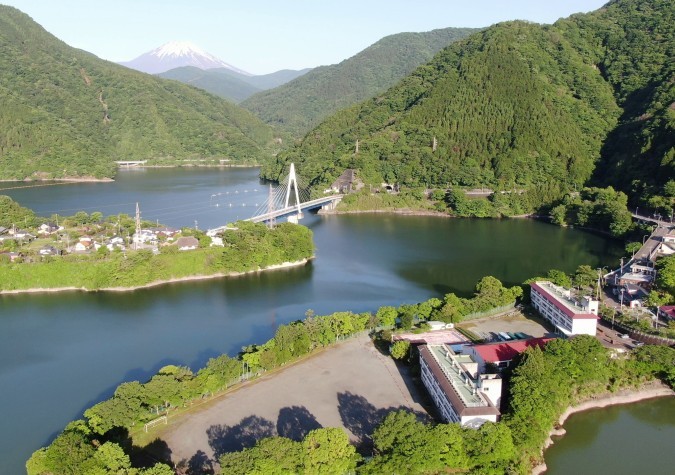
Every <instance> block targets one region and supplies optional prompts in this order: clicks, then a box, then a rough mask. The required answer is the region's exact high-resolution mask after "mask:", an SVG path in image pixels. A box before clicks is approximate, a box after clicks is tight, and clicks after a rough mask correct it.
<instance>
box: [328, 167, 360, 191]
mask: <svg viewBox="0 0 675 475" xmlns="http://www.w3.org/2000/svg"><path fill="white" fill-rule="evenodd" d="M355 172H356V171H355V170H354V169H353V168H347V169H346V170H345V171H344V172H342V175H340V176H339V177H338V178H337V180H335V181H334V182H333V184H332V185H331V187H332V188H343V187H345V186H349V185H351V184H352V183H354V181H355V180H356V173H355Z"/></svg>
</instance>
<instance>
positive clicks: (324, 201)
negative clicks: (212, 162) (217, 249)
mask: <svg viewBox="0 0 675 475" xmlns="http://www.w3.org/2000/svg"><path fill="white" fill-rule="evenodd" d="M343 196H344V195H341V194H331V195H326V196H322V197H320V198H314V199H311V197H310V194H309V186H307V185H306V184H305V183H303V181H302V179H300V178H299V177H298V176H297V175H296V173H295V164H294V163H291V168H290V171H289V173H288V176H287V177H286V178H285V179H284V180H283V181H282V182H281V184H280V185H279V186H278V187H277V188H274V189H273V188H272V187H271V186H270V194H269V196H268V197H267V199H266V200H265V202H264V203H263V204H262V205H260V206H259V207H258V209H257V210H256V211H255V213H254V214H253V216H252V217H250V218H248V219H245V220H244V221H251V222H254V223H273V222H274V221H275V220H277V219H279V218H287V219H288V221H289V222H293V223H297V222H298V220H300V219H302V217H303V211H309V210H311V209H317V208H326V209H333V208H334V207H335V205H337V203H339V202H340V200H342V197H343ZM226 228H227V225H224V226H219V227H217V228H213V229H209V230H208V231H207V234H209V235H215V234H216V233H218V232H220V231H223V230H225V229H226Z"/></svg>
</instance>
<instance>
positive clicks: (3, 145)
mask: <svg viewBox="0 0 675 475" xmlns="http://www.w3.org/2000/svg"><path fill="white" fill-rule="evenodd" d="M0 104H2V107H0V178H4V179H7V178H12V179H23V178H26V177H38V178H49V177H77V176H96V177H104V176H112V175H113V173H114V165H113V161H115V160H146V159H147V160H151V161H152V160H161V159H164V160H167V159H168V160H182V159H190V160H196V159H201V158H216V159H230V160H232V161H234V162H244V161H245V162H248V163H251V162H259V161H260V160H262V159H264V158H266V157H268V156H269V152H268V151H267V150H266V148H267V147H268V146H269V145H270V144H271V143H272V140H273V135H272V131H271V129H270V127H269V126H267V125H265V124H263V123H262V122H260V121H259V120H258V119H257V118H255V117H254V116H252V115H251V114H250V113H248V112H247V111H245V110H242V109H240V108H239V107H237V106H235V105H234V104H232V103H230V102H228V101H224V100H222V99H220V98H217V97H215V96H213V95H210V94H207V93H205V92H202V91H198V90H196V89H194V88H190V87H187V86H185V85H183V84H179V83H177V82H174V81H166V80H163V79H158V78H155V77H152V76H149V75H146V74H142V73H138V72H135V71H132V70H129V69H127V68H124V67H122V66H118V65H116V64H113V63H109V62H107V61H103V60H101V59H99V58H97V57H95V56H93V55H91V54H89V53H86V52H84V51H81V50H77V49H74V48H71V47H69V46H68V45H66V44H65V43H63V42H62V41H60V40H58V39H56V38H55V37H54V36H52V35H50V34H49V33H47V32H46V31H45V30H44V29H42V28H41V27H40V26H39V25H37V24H36V23H35V22H33V21H32V20H31V19H30V18H29V17H28V16H27V15H25V14H23V13H21V12H19V11H18V10H16V9H14V8H11V7H6V6H0Z"/></svg>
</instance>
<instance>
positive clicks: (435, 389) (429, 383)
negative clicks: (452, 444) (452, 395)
mask: <svg viewBox="0 0 675 475" xmlns="http://www.w3.org/2000/svg"><path fill="white" fill-rule="evenodd" d="M421 367H422V382H423V383H424V386H425V387H426V388H427V390H428V391H429V394H431V398H432V399H433V400H434V402H435V403H436V406H437V407H438V409H439V410H440V411H441V415H442V416H443V418H444V419H445V420H446V421H448V422H459V421H460V419H459V416H458V415H457V413H456V412H455V410H454V408H453V407H452V404H450V402H449V401H448V399H447V397H446V395H445V393H444V392H443V390H442V389H441V388H440V386H439V385H438V382H437V381H436V379H435V378H434V376H433V374H432V373H431V370H430V369H429V367H428V366H427V363H426V361H424V360H422V365H421Z"/></svg>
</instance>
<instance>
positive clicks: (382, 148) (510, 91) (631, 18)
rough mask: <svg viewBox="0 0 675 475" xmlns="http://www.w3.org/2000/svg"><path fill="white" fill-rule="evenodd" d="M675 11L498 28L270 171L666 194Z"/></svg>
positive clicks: (674, 129)
mask: <svg viewBox="0 0 675 475" xmlns="http://www.w3.org/2000/svg"><path fill="white" fill-rule="evenodd" d="M674 9H675V4H674V3H673V2H672V0H640V1H638V0H616V1H612V2H610V3H609V4H607V5H606V6H605V7H604V8H602V9H600V10H598V11H596V12H593V13H589V14H578V15H574V16H572V17H570V18H568V19H564V20H560V21H558V22H557V23H555V24H554V25H537V24H532V23H524V22H508V23H502V24H498V25H494V26H493V27H490V28H489V29H487V30H484V31H481V32H479V33H476V34H474V35H472V36H471V37H469V38H467V39H465V40H463V41H460V42H457V43H454V44H452V45H450V46H448V47H447V48H445V49H444V50H443V51H441V52H440V53H439V54H438V55H437V56H436V57H434V59H433V60H432V61H430V62H429V63H427V64H425V65H423V66H420V67H419V68H417V69H416V70H415V71H414V72H413V73H412V74H411V75H409V76H408V77H406V78H405V79H404V80H402V81H401V82H399V83H398V84H397V85H396V86H394V87H392V88H391V89H389V90H388V91H387V92H386V93H383V94H381V95H379V96H377V97H375V98H373V99H370V100H367V101H365V102H363V103H360V104H358V105H355V106H353V107H351V108H348V109H345V110H342V111H340V112H338V113H336V114H335V115H333V116H332V117H330V118H329V119H328V120H326V121H325V122H323V123H322V124H321V125H319V126H318V127H316V128H315V129H314V130H312V131H311V132H310V133H309V134H307V136H306V137H305V138H304V139H303V141H302V143H301V144H300V145H299V146H298V147H296V148H294V149H293V150H290V151H288V152H286V153H284V154H281V155H280V156H279V157H278V160H277V162H276V163H275V164H272V165H270V166H269V167H267V168H266V169H265V170H264V172H263V174H264V175H265V176H267V177H270V178H276V177H278V176H279V174H280V172H281V169H282V168H283V167H284V166H285V165H286V164H287V163H288V162H291V161H294V162H296V166H298V168H299V169H300V170H301V171H302V173H303V174H304V175H305V176H306V177H308V178H311V180H312V181H313V183H315V184H326V183H330V182H331V181H332V180H333V179H335V178H336V177H337V176H338V175H340V173H342V171H343V170H344V169H345V168H357V169H359V171H360V174H361V176H362V178H364V179H365V180H366V182H370V183H374V184H375V183H378V184H379V183H380V182H382V181H386V182H389V183H400V184H403V185H408V186H423V185H437V186H445V185H448V184H455V185H466V186H476V185H489V186H493V187H496V188H499V189H512V188H519V189H522V188H528V187H529V188H533V187H536V188H540V189H549V190H550V194H556V193H557V194H560V192H561V191H562V190H565V189H573V187H580V186H581V185H584V184H588V183H589V182H595V183H600V184H610V185H614V186H617V187H620V188H622V189H624V190H626V191H629V192H631V191H632V192H640V191H644V190H647V194H649V193H651V194H652V195H653V194H658V193H659V189H660V187H661V186H663V185H664V184H665V183H666V182H667V181H668V180H673V179H675V169H674V167H675V165H674V161H673V158H674V156H673V155H674V154H675V152H674V150H673V145H674V144H673V141H674V140H675V75H674V71H673V68H674V65H675V61H674V57H673V56H674V52H675V40H674V35H675V28H673V25H674V24H675V15H674ZM357 140H358V141H359V152H358V153H355V144H356V141H357ZM591 179H592V181H591ZM632 198H633V199H635V198H636V196H635V195H634V194H633V196H632Z"/></svg>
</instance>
